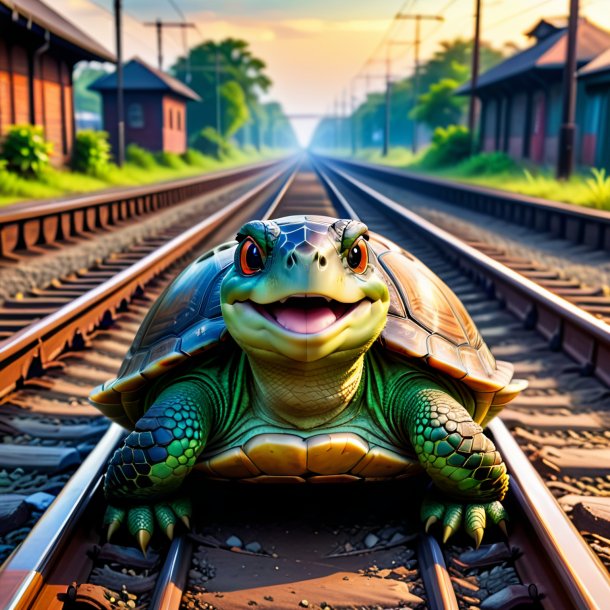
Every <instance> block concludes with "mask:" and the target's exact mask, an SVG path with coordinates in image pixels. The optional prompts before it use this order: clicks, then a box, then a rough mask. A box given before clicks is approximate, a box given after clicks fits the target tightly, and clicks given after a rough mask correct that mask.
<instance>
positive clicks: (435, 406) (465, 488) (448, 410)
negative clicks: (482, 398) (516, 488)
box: [406, 382, 508, 547]
mask: <svg viewBox="0 0 610 610" xmlns="http://www.w3.org/2000/svg"><path fill="white" fill-rule="evenodd" d="M406 427H407V432H408V435H409V438H410V441H411V444H412V445H413V447H414V449H415V451H416V453H417V456H418V459H419V462H420V463H421V465H422V466H423V467H424V469H425V470H426V472H427V473H428V474H429V475H430V477H431V479H432V481H433V482H434V484H435V486H436V487H437V488H438V490H439V491H441V492H444V494H447V495H448V496H449V498H450V501H449V502H447V501H446V500H444V499H443V497H442V496H443V495H444V494H440V493H438V491H436V492H434V493H432V494H431V495H430V496H429V497H427V498H426V499H425V500H424V503H423V505H422V511H421V515H422V519H423V520H424V522H425V527H426V531H427V530H428V529H429V527H430V526H431V525H432V524H433V523H435V522H437V521H439V522H440V521H442V523H443V526H444V531H443V541H444V542H446V541H447V540H448V539H449V537H450V536H451V535H452V533H453V532H454V531H455V530H457V529H458V528H459V527H460V525H461V523H462V520H463V521H464V526H465V529H466V532H467V533H468V534H469V535H470V536H471V537H472V538H474V540H475V543H476V546H477V547H478V546H479V544H480V543H481V540H482V538H483V532H484V530H485V526H486V522H487V518H490V519H491V520H492V521H493V522H494V523H495V524H497V525H499V526H500V528H501V529H502V530H503V531H506V530H505V522H506V521H507V519H508V516H507V514H506V511H505V510H504V508H503V506H502V504H501V503H500V501H501V500H502V499H503V498H504V496H505V495H506V491H507V489H508V475H507V473H506V466H505V465H504V462H503V461H502V457H501V456H500V453H499V452H498V451H497V450H496V448H495V446H494V444H493V443H492V442H491V441H490V440H489V439H488V438H487V437H486V436H485V435H484V434H483V429H482V428H481V426H479V425H478V424H476V423H475V422H474V421H473V420H472V418H471V416H470V415H469V413H468V411H467V410H466V409H465V408H464V407H463V406H462V405H461V404H460V403H459V402H458V401H457V400H455V399H454V398H453V397H452V396H451V395H449V394H448V393H447V392H446V391H444V390H443V389H441V388H440V387H434V386H432V387H431V386H430V384H429V383H425V382H418V384H416V387H415V388H413V389H412V391H411V392H410V393H409V396H408V397H407V409H406Z"/></svg>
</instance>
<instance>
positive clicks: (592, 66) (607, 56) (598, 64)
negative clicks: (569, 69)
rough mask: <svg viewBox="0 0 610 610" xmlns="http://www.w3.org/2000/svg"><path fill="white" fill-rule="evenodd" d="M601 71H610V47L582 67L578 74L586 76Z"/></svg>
mask: <svg viewBox="0 0 610 610" xmlns="http://www.w3.org/2000/svg"><path fill="white" fill-rule="evenodd" d="M601 72H610V48H609V49H607V50H606V51H604V52H603V53H602V54H601V55H598V56H597V57H596V58H595V59H594V60H593V61H590V62H589V63H588V64H587V65H586V66H584V67H583V68H581V69H580V70H579V71H578V76H579V77H584V78H586V77H587V76H592V75H594V74H599V73H601Z"/></svg>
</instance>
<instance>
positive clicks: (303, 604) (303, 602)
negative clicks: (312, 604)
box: [299, 599, 309, 608]
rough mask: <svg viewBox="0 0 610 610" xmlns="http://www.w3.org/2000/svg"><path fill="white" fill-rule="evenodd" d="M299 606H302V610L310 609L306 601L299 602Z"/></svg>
mask: <svg viewBox="0 0 610 610" xmlns="http://www.w3.org/2000/svg"><path fill="white" fill-rule="evenodd" d="M299 606H301V608H309V602H308V601H307V600H306V599H302V600H301V601H300V602H299Z"/></svg>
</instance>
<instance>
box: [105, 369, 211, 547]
mask: <svg viewBox="0 0 610 610" xmlns="http://www.w3.org/2000/svg"><path fill="white" fill-rule="evenodd" d="M209 396H210V394H209V392H206V391H205V387H204V384H202V383H197V382H196V381H194V380H190V381H184V382H182V383H179V384H175V385H173V386H171V387H170V388H168V389H167V390H165V391H163V392H162V393H161V394H160V395H159V397H158V398H157V400H156V401H155V403H154V405H153V406H152V407H151V408H150V409H149V410H148V411H147V412H146V415H145V416H144V417H143V418H142V419H140V420H139V421H138V423H137V425H136V429H135V430H134V431H133V432H132V433H131V434H130V435H129V436H128V437H127V439H126V440H125V443H124V444H123V446H122V447H121V448H120V449H117V450H116V452H115V453H114V455H113V456H112V459H111V460H110V464H109V466H108V470H107V472H106V477H105V479H104V492H105V494H106V497H107V498H108V500H109V501H110V502H111V503H112V504H111V505H110V506H109V507H108V510H107V512H106V516H105V523H106V524H107V525H108V526H109V534H108V537H109V538H110V536H111V535H112V534H113V533H114V532H115V531H116V529H118V527H119V526H120V525H121V523H122V522H123V521H124V520H125V517H127V524H128V528H129V532H130V533H131V534H132V535H133V536H135V537H136V538H138V541H139V543H140V546H141V547H142V550H143V551H145V549H146V546H147V544H148V541H149V540H150V537H151V536H152V534H153V530H154V519H153V513H154V514H155V516H156V519H157V522H158V523H159V525H160V526H161V529H162V530H163V531H164V532H165V533H166V534H167V535H168V537H169V538H171V537H172V536H173V531H174V527H175V525H176V520H177V518H178V519H180V520H182V521H183V522H184V523H185V525H187V526H188V525H189V519H190V516H191V509H190V502H188V501H187V500H185V499H175V500H173V501H170V502H168V500H167V496H171V494H173V493H174V492H175V491H176V490H177V489H178V488H179V487H180V484H181V483H182V481H183V479H184V477H185V476H186V475H187V474H189V472H190V471H191V470H192V468H193V466H194V465H195V463H196V461H197V457H198V456H199V454H200V453H201V451H202V450H203V448H204V446H205V441H206V439H207V437H208V433H209V430H210V417H209V415H208V410H209V407H207V405H208V403H209V400H208V399H209ZM134 501H135V502H136V505H135V506H133V505H131V503H133V502H134ZM150 502H153V504H152V507H151V506H149V504H150ZM115 503H116V504H118V505H115ZM122 503H129V504H130V506H129V508H128V509H127V510H125V509H123V508H121V504H122Z"/></svg>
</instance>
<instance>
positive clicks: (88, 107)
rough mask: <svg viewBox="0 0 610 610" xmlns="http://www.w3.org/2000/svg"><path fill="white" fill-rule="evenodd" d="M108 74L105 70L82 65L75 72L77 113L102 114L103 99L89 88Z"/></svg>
mask: <svg viewBox="0 0 610 610" xmlns="http://www.w3.org/2000/svg"><path fill="white" fill-rule="evenodd" d="M106 74H108V71H107V70H104V69H103V68H95V67H91V66H88V65H87V64H82V63H81V64H80V65H79V66H77V68H76V70H75V71H74V110H75V111H76V112H93V113H94V114H97V115H100V116H101V114H102V98H101V96H100V94H99V93H97V91H91V90H90V89H89V88H88V87H89V85H90V84H91V83H93V82H94V81H96V80H97V79H98V78H100V76H105V75H106Z"/></svg>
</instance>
